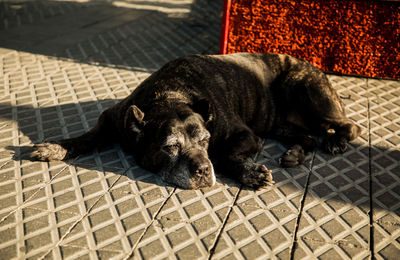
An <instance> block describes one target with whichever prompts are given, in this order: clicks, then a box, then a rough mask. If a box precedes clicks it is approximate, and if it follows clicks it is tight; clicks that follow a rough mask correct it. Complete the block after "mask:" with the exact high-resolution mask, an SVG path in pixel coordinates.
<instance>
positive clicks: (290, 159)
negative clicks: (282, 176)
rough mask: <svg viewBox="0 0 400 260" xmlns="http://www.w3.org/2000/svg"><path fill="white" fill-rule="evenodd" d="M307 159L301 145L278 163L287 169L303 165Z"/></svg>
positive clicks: (285, 154)
mask: <svg viewBox="0 0 400 260" xmlns="http://www.w3.org/2000/svg"><path fill="white" fill-rule="evenodd" d="M305 159H306V156H305V154H304V150H303V148H302V147H301V146H300V145H294V146H292V147H291V148H290V149H289V150H287V151H286V152H285V153H284V154H283V155H282V156H281V157H280V158H279V160H278V162H279V164H280V165H281V166H282V167H285V168H286V167H294V166H296V165H299V164H302V163H303V162H304V160H305Z"/></svg>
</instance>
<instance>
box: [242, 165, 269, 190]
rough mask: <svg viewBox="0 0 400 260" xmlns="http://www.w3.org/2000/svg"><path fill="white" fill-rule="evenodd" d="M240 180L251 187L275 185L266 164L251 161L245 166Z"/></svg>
mask: <svg viewBox="0 0 400 260" xmlns="http://www.w3.org/2000/svg"><path fill="white" fill-rule="evenodd" d="M240 181H241V182H242V183H243V184H244V185H246V186H249V187H251V188H255V189H259V188H262V187H265V186H270V185H273V184H274V183H275V182H274V181H273V180H272V174H271V171H270V170H268V169H267V167H266V166H265V165H262V164H257V163H251V164H249V165H247V166H246V167H245V170H244V172H243V174H242V176H241V179H240Z"/></svg>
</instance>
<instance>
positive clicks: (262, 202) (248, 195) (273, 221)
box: [212, 140, 310, 259]
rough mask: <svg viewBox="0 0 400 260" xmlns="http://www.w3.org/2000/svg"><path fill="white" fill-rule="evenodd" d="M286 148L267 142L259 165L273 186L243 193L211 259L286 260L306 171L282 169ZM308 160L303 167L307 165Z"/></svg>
mask: <svg viewBox="0 0 400 260" xmlns="http://www.w3.org/2000/svg"><path fill="white" fill-rule="evenodd" d="M284 151H285V148H284V147H283V146H282V145H280V144H278V143H277V142H275V141H271V140H267V142H266V144H265V146H264V148H263V151H262V153H261V156H260V158H259V161H260V162H261V163H264V164H265V165H267V167H268V168H269V169H271V170H272V174H273V176H274V180H275V182H276V184H275V185H274V186H272V187H268V188H265V189H261V190H259V191H253V190H247V189H246V188H244V189H242V190H241V191H240V193H239V195H238V198H237V201H236V204H235V205H234V206H233V208H232V212H231V214H230V215H229V218H228V220H227V223H226V226H225V228H224V230H223V233H221V237H220V239H219V241H218V243H217V245H216V248H215V253H214V254H213V256H212V259H224V258H226V259H266V258H271V257H272V258H281V259H288V258H289V252H290V248H291V246H292V242H293V236H294V232H295V225H296V219H297V215H298V213H299V209H300V201H301V198H302V196H303V193H304V187H305V183H306V179H307V175H308V173H309V171H310V170H309V168H308V167H306V166H304V165H303V166H300V167H296V168H293V169H281V168H280V167H279V166H278V163H277V159H278V158H279V156H280V155H281V154H282V153H283V152H284ZM309 163H310V160H307V162H306V165H309Z"/></svg>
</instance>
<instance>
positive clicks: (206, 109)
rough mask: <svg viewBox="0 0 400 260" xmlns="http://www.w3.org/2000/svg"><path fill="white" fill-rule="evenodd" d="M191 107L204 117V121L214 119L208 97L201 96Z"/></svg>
mask: <svg viewBox="0 0 400 260" xmlns="http://www.w3.org/2000/svg"><path fill="white" fill-rule="evenodd" d="M191 108H192V110H193V111H194V112H196V113H198V114H200V115H201V116H202V117H203V119H204V122H206V123H207V122H209V121H210V120H211V119H212V114H211V107H210V102H208V100H207V99H205V98H201V99H197V100H195V101H194V102H193V105H192V106H191Z"/></svg>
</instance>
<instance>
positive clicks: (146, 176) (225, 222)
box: [0, 0, 400, 259]
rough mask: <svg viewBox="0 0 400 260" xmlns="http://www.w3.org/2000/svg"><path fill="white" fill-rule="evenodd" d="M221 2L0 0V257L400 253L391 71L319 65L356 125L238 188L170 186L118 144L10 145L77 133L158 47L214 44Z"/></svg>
mask: <svg viewBox="0 0 400 260" xmlns="http://www.w3.org/2000/svg"><path fill="white" fill-rule="evenodd" d="M221 10H222V1H212V0H210V1H206V0H197V1H195V2H193V1H191V0H165V1H163V0H160V1H147V0H141V1H136V0H131V1H129V0H121V1H112V0H104V1H46V0H44V1H17V0H16V1H7V0H3V1H0V259H62V258H63V259H98V258H101V259H128V258H133V259H266V258H272V259H303V258H304V259H316V258H318V259H372V258H376V259H400V192H399V191H400V164H399V161H400V151H399V150H400V137H399V134H400V82H399V81H391V80H376V79H365V78H354V77H341V76H334V75H331V76H329V78H330V80H331V82H332V84H333V85H334V87H335V88H336V89H337V90H338V91H339V93H340V95H341V96H342V97H343V99H344V101H345V103H346V109H347V112H348V114H349V116H350V117H351V118H352V119H353V120H354V121H356V122H357V123H358V124H359V125H360V126H362V128H363V134H362V136H361V137H360V138H359V139H358V140H357V141H356V142H355V143H353V144H352V145H351V147H350V149H349V151H347V152H346V153H345V154H344V155H340V156H335V157H333V156H331V155H327V154H325V153H323V152H321V151H316V152H315V153H313V154H311V155H310V156H309V157H308V160H307V163H306V164H305V165H303V166H300V167H296V168H292V169H281V168H279V167H278V165H277V161H276V159H277V158H278V157H279V156H280V154H281V153H282V152H283V151H284V147H283V146H282V145H281V144H279V143H277V142H275V141H273V140H266V141H265V145H264V149H263V151H262V153H261V154H260V155H259V157H258V159H257V160H259V161H260V162H263V163H265V164H266V165H267V166H268V167H269V168H270V169H272V170H273V175H274V178H275V181H276V185H275V186H273V187H270V188H266V189H262V190H259V191H254V190H249V189H247V188H246V187H242V186H241V185H239V184H237V183H235V182H234V181H232V180H230V179H227V178H224V177H223V176H219V178H218V184H217V185H216V186H214V187H212V188H208V189H202V190H180V189H178V188H175V187H172V186H169V185H167V184H165V183H164V182H163V181H162V180H161V179H160V178H158V177H157V176H156V175H154V174H152V173H150V172H147V171H145V170H143V169H141V168H139V167H138V166H136V164H135V162H134V160H133V158H132V157H131V156H130V155H129V154H126V153H124V152H123V151H122V150H121V149H120V148H119V147H118V146H117V145H115V146H112V147H109V148H107V149H105V150H102V151H97V152H93V153H91V154H88V155H87V156H82V157H80V158H78V159H76V160H72V161H70V162H67V163H64V162H51V163H42V162H30V161H25V160H19V159H18V154H19V153H20V152H21V151H20V150H21V149H20V148H19V147H20V146H30V145H32V144H33V143H37V142H41V141H43V140H54V139H59V138H67V137H71V136H76V135H79V134H81V133H83V132H85V131H87V130H88V129H90V127H91V126H93V125H94V123H95V122H96V120H97V117H98V116H99V114H100V113H101V112H102V111H103V110H104V109H106V108H107V107H109V106H110V105H112V104H114V103H115V102H117V101H118V100H119V99H121V98H123V97H125V96H126V95H128V94H129V93H130V92H131V91H132V90H134V89H135V87H136V86H137V85H138V84H139V83H140V82H141V81H142V80H143V79H145V78H146V77H147V76H148V75H149V74H150V73H151V72H153V71H154V70H156V69H157V68H159V67H160V66H162V65H163V64H164V63H166V62H167V61H169V60H171V59H173V58H175V57H178V56H183V55H186V54H191V53H217V52H218V46H219V33H220V19H221Z"/></svg>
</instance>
